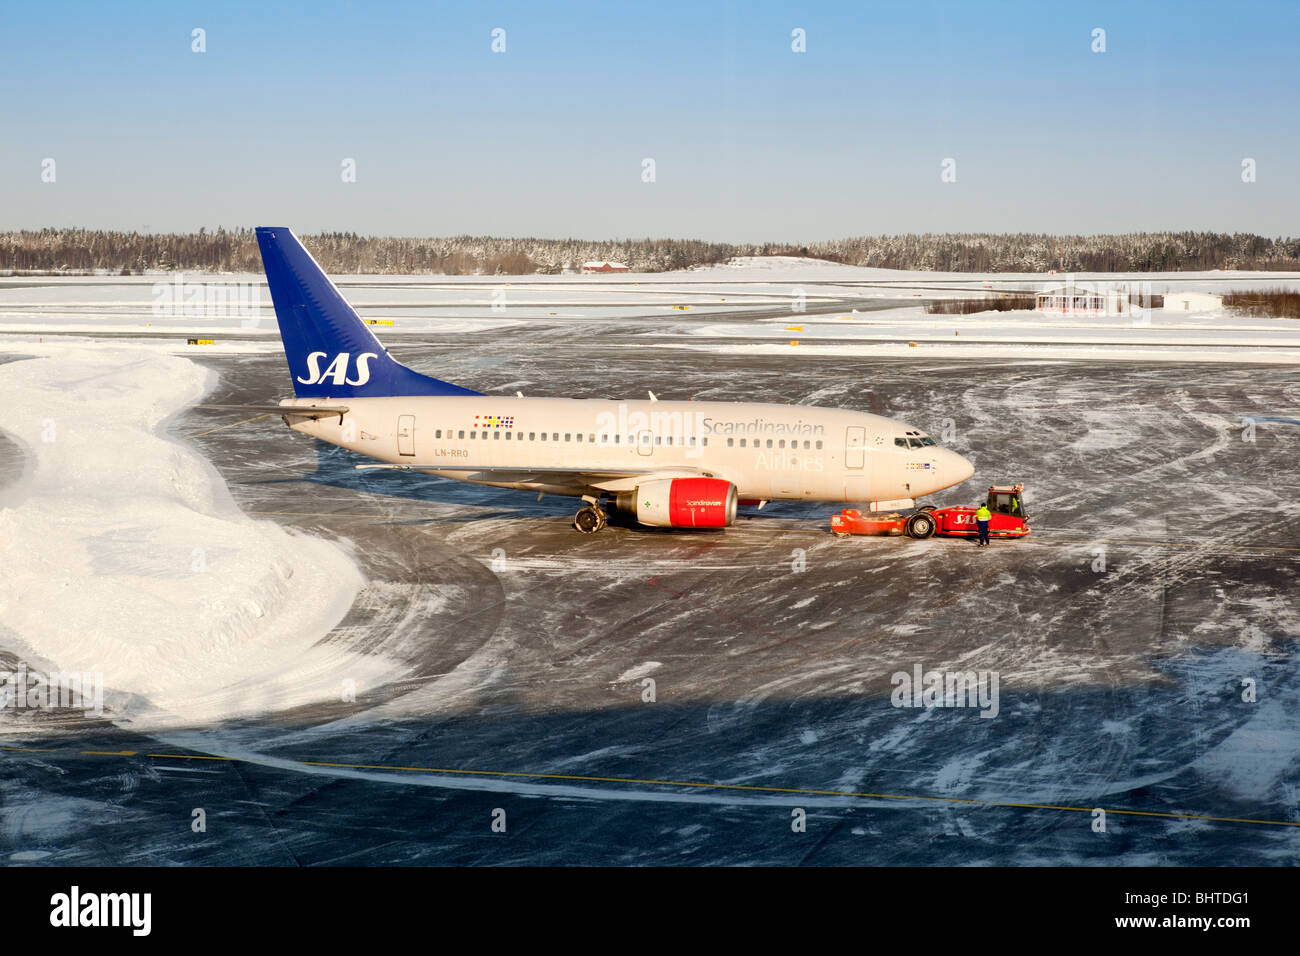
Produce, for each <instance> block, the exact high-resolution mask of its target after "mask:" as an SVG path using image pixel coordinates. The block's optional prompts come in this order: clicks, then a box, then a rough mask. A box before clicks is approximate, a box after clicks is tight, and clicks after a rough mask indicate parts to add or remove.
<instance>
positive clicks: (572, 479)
mask: <svg viewBox="0 0 1300 956" xmlns="http://www.w3.org/2000/svg"><path fill="white" fill-rule="evenodd" d="M355 467H356V468H357V470H358V471H361V470H366V469H372V468H386V469H393V470H397V471H437V472H439V473H441V474H444V475H448V476H449V477H454V478H455V479H457V480H458V481H470V482H475V483H478V484H485V485H487V484H490V485H515V486H520V485H522V486H525V487H527V486H532V485H536V486H542V485H546V486H549V487H555V486H573V487H582V488H585V489H591V490H595V491H609V492H614V491H631V490H632V489H634V488H635V487H636V486H637V485H638V484H639V483H641V482H643V481H647V480H651V479H656V478H725V476H723V475H718V474H717V473H715V472H713V471H708V470H705V469H703V468H684V467H672V468H627V469H618V468H582V467H577V468H551V467H546V468H482V467H479V468H455V467H452V468H449V467H447V465H445V464H432V465H420V464H410V465H406V464H403V465H356V466H355Z"/></svg>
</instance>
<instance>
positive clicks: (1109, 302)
mask: <svg viewBox="0 0 1300 956" xmlns="http://www.w3.org/2000/svg"><path fill="white" fill-rule="evenodd" d="M1035 302H1036V304H1035V306H1034V308H1035V310H1036V311H1038V312H1050V313H1053V314H1056V315H1123V314H1125V313H1127V312H1128V311H1129V310H1130V301H1129V291H1128V286H1127V285H1116V284H1115V283H1109V282H1105V283H1081V284H1078V285H1067V286H1062V287H1061V288H1059V289H1048V290H1047V291H1045V292H1039V293H1038V296H1037V298H1036V300H1035Z"/></svg>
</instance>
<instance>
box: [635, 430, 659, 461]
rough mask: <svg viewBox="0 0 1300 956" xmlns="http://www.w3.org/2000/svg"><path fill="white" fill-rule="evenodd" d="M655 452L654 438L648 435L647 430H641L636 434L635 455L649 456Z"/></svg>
mask: <svg viewBox="0 0 1300 956" xmlns="http://www.w3.org/2000/svg"><path fill="white" fill-rule="evenodd" d="M654 450H655V440H654V436H653V435H651V434H650V431H649V429H643V430H642V431H639V432H637V433H636V453H637V454H638V455H650V454H652V453H653V452H654Z"/></svg>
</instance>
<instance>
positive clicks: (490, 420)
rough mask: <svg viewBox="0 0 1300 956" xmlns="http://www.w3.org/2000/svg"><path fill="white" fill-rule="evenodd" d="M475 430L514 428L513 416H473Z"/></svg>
mask: <svg viewBox="0 0 1300 956" xmlns="http://www.w3.org/2000/svg"><path fill="white" fill-rule="evenodd" d="M474 427H475V428H514V427H515V416H513V415H475V416H474Z"/></svg>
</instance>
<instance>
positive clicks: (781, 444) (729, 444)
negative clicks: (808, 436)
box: [727, 438, 822, 451]
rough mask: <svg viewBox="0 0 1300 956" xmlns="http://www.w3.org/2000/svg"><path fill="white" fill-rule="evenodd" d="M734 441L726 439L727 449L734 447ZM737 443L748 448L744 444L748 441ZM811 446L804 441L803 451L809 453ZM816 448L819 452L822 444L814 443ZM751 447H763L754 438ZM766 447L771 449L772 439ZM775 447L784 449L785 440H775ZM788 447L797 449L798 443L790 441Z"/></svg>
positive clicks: (811, 444)
mask: <svg viewBox="0 0 1300 956" xmlns="http://www.w3.org/2000/svg"><path fill="white" fill-rule="evenodd" d="M736 441H737V439H735V438H728V439H727V447H728V448H732V447H734V446H735V444H736ZM739 441H740V447H741V448H747V447H749V446H748V445H746V444H745V443H746V441H748V439H745V438H741V439H740V440H739ZM813 444H814V443H813V442H810V441H805V442H804V443H803V448H804V451H810V450H811V449H812V447H813ZM816 446H817V450H818V451H821V450H822V443H821V442H820V441H818V442H816ZM753 447H755V448H761V447H763V446H762V443H761V442H760V440H759V439H757V438H755V439H754V444H753ZM767 447H768V448H771V447H772V439H771V438H769V439H767ZM776 447H777V448H784V447H785V439H784V438H778V439H777V440H776ZM790 447H791V448H798V447H799V442H798V441H794V440H792V441H791V442H790Z"/></svg>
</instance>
